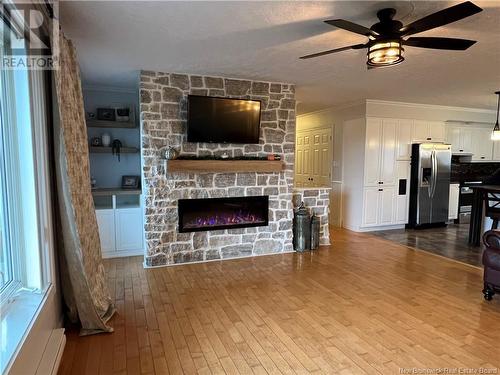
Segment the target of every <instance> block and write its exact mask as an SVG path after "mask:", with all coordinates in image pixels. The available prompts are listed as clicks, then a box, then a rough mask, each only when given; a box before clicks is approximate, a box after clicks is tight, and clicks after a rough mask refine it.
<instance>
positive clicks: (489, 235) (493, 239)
mask: <svg viewBox="0 0 500 375" xmlns="http://www.w3.org/2000/svg"><path fill="white" fill-rule="evenodd" d="M483 243H484V246H486V247H487V248H489V249H492V250H497V251H499V252H500V229H492V230H489V231H487V232H486V233H484V234H483Z"/></svg>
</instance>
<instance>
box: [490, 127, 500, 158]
mask: <svg viewBox="0 0 500 375" xmlns="http://www.w3.org/2000/svg"><path fill="white" fill-rule="evenodd" d="M490 136H491V132H490ZM493 160H494V161H500V141H496V142H495V141H494V142H493Z"/></svg>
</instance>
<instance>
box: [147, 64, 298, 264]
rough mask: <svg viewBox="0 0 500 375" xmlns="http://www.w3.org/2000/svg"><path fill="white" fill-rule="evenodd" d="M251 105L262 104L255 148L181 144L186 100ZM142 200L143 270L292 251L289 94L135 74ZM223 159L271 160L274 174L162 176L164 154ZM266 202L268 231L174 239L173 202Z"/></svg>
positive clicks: (285, 88)
mask: <svg viewBox="0 0 500 375" xmlns="http://www.w3.org/2000/svg"><path fill="white" fill-rule="evenodd" d="M188 94H195V95H210V96H220V97H230V98H243V99H256V100H260V101H261V102H262V106H261V109H262V112H261V133H260V143H259V144H249V145H238V144H229V145H228V144H210V143H207V144H205V143H187V142H186V137H187V134H186V119H187V95H188ZM140 111H141V114H140V115H141V127H142V151H141V152H142V159H143V192H144V199H145V232H146V244H147V247H146V249H147V250H146V265H147V266H157V265H165V264H174V263H186V262H195V261H206V260H214V259H227V258H234V257H244V256H253V255H260V254H272V253H280V252H287V251H292V250H293V246H292V218H293V203H292V194H293V163H294V153H295V87H294V86H293V85H291V84H287V83H276V82H261V81H249V80H241V79H231V78H222V77H210V76H200V75H187V74H174V73H159V72H151V71H143V72H141V77H140ZM166 147H174V148H175V149H177V150H178V151H179V152H180V153H181V154H182V155H192V156H207V155H215V156H217V155H221V154H223V153H227V154H229V156H230V157H238V156H241V155H245V156H265V155H266V154H268V153H277V154H280V155H281V156H282V160H283V161H284V162H285V170H284V171H283V172H279V173H203V174H191V173H171V174H167V173H166V164H165V163H166V161H165V159H164V157H163V152H164V150H165V148H166ZM252 195H269V225H268V226H266V227H253V228H241V229H227V230H216V231H208V232H195V233H177V220H178V218H177V200H178V199H182V198H184V199H189V198H219V197H236V196H252Z"/></svg>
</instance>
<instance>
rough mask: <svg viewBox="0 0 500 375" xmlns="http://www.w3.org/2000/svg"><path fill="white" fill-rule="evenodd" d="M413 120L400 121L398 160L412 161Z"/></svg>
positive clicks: (397, 130) (398, 127)
mask: <svg viewBox="0 0 500 375" xmlns="http://www.w3.org/2000/svg"><path fill="white" fill-rule="evenodd" d="M412 127H413V120H398V126H397V129H396V134H397V153H396V159H397V160H410V159H411V143H412V139H411V136H412Z"/></svg>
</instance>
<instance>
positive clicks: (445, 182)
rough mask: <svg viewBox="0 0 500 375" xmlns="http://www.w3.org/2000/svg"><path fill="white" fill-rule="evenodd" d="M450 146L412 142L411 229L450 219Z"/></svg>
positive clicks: (437, 223) (441, 222) (434, 224)
mask: <svg viewBox="0 0 500 375" xmlns="http://www.w3.org/2000/svg"><path fill="white" fill-rule="evenodd" d="M450 170H451V145H448V144H443V143H418V144H413V145H412V153H411V179H410V216H409V220H408V226H409V227H410V228H422V227H427V226H437V225H444V224H445V223H446V222H447V221H448V204H449V195H450Z"/></svg>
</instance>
